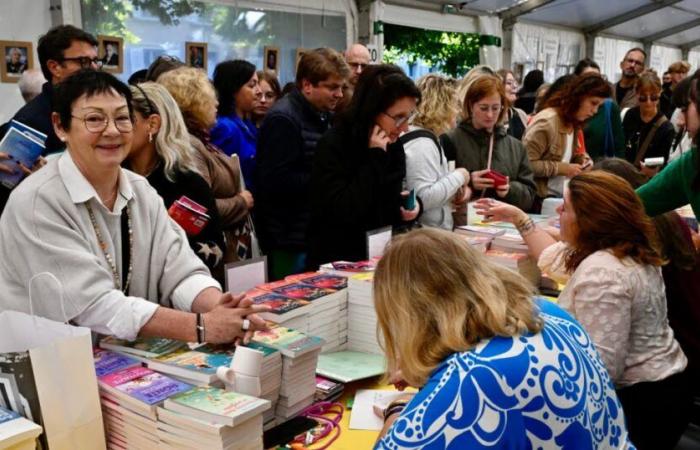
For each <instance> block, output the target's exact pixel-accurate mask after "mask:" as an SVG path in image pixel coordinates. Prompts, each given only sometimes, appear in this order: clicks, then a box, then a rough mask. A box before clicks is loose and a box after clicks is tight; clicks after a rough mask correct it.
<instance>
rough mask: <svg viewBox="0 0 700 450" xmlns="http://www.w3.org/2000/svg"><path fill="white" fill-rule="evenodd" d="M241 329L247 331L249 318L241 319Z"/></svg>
mask: <svg viewBox="0 0 700 450" xmlns="http://www.w3.org/2000/svg"><path fill="white" fill-rule="evenodd" d="M241 329H242V330H243V331H248V330H249V329H250V320H248V319H243V325H241Z"/></svg>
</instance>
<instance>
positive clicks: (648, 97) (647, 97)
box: [639, 95, 659, 103]
mask: <svg viewBox="0 0 700 450" xmlns="http://www.w3.org/2000/svg"><path fill="white" fill-rule="evenodd" d="M647 100H651V101H652V102H656V101H659V96H658V95H640V96H639V103H645V102H646V101H647Z"/></svg>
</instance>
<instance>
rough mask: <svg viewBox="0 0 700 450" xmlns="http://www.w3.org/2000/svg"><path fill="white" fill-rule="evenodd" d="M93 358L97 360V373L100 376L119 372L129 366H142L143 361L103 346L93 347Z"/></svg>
mask: <svg viewBox="0 0 700 450" xmlns="http://www.w3.org/2000/svg"><path fill="white" fill-rule="evenodd" d="M92 355H93V358H94V360H95V373H97V376H98V377H101V376H103V375H107V374H110V373H113V372H117V371H119V370H122V369H126V368H128V367H133V366H140V365H141V363H140V362H139V361H138V360H136V359H134V358H129V357H128V356H126V355H121V354H119V353H115V352H110V351H108V350H103V349H101V348H95V349H93V353H92Z"/></svg>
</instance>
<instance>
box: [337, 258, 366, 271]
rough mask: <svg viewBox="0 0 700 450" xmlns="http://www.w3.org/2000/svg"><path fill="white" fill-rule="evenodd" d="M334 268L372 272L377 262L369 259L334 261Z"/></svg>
mask: <svg viewBox="0 0 700 450" xmlns="http://www.w3.org/2000/svg"><path fill="white" fill-rule="evenodd" d="M332 266H333V269H334V270H342V271H343V272H373V271H374V270H375V269H376V267H377V263H376V261H374V260H369V261H357V262H349V261H336V262H334V263H332Z"/></svg>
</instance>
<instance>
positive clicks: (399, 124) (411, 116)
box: [382, 110, 418, 128]
mask: <svg viewBox="0 0 700 450" xmlns="http://www.w3.org/2000/svg"><path fill="white" fill-rule="evenodd" d="M382 114H384V115H385V116H387V117H388V118H390V119H393V120H394V125H395V126H396V128H401V127H402V126H403V125H404V124H406V123H408V122H410V121H412V120H413V119H414V118H415V117H416V115H417V114H418V111H416V110H413V111H411V114H409V115H407V116H399V117H396V116H392V115H390V114H387V113H385V112H382Z"/></svg>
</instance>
